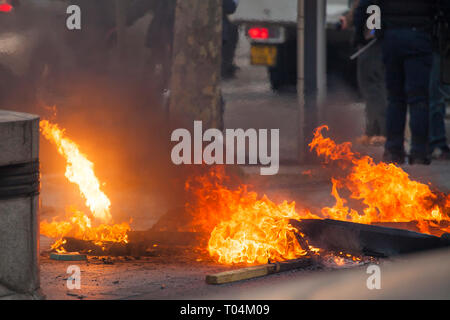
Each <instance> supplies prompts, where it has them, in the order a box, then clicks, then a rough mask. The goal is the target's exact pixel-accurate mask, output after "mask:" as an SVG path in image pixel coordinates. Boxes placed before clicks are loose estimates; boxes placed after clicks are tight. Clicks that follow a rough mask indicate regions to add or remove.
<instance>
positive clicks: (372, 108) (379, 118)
mask: <svg viewBox="0 0 450 320" xmlns="http://www.w3.org/2000/svg"><path fill="white" fill-rule="evenodd" d="M382 57H383V55H382V47H381V43H380V42H377V43H375V44H374V45H373V46H372V47H371V48H369V50H367V51H366V52H365V53H364V54H362V55H361V56H359V58H358V86H359V89H360V90H361V93H362V95H363V97H364V100H365V103H366V109H365V113H366V135H368V136H369V137H371V136H386V108H387V93H386V81H385V70H384V65H383V58H382Z"/></svg>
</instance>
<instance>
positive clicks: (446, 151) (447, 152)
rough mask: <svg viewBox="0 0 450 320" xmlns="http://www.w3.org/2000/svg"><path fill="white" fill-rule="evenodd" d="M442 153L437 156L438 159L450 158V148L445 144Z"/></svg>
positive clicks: (441, 149)
mask: <svg viewBox="0 0 450 320" xmlns="http://www.w3.org/2000/svg"><path fill="white" fill-rule="evenodd" d="M440 151H441V153H440V154H439V156H438V157H437V160H450V148H449V147H448V146H445V147H443V148H440Z"/></svg>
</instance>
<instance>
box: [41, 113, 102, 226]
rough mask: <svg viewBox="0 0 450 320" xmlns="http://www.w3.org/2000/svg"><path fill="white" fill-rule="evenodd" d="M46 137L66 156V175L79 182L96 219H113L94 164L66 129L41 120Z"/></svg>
mask: <svg viewBox="0 0 450 320" xmlns="http://www.w3.org/2000/svg"><path fill="white" fill-rule="evenodd" d="M40 128H41V132H42V134H43V135H44V137H45V138H46V139H48V140H50V141H51V142H53V143H54V144H56V146H57V147H58V152H59V153H60V154H61V155H62V156H64V158H66V161H67V166H66V173H65V176H66V178H67V179H69V181H70V182H72V183H75V184H77V186H78V188H79V189H80V193H81V195H82V196H83V197H84V198H85V199H86V206H88V207H89V209H90V210H91V212H92V214H93V215H94V217H95V218H96V219H99V220H100V221H102V222H109V221H110V220H111V213H110V208H109V207H110V206H111V202H110V201H109V199H108V197H107V196H106V195H105V194H104V193H103V192H102V191H101V190H100V182H99V181H98V179H97V177H96V176H95V173H94V164H93V163H92V162H90V161H89V160H88V159H87V158H86V156H85V155H84V154H82V153H81V152H80V150H79V148H78V146H77V144H76V143H75V142H73V141H72V140H70V139H69V138H67V137H65V132H64V130H62V129H60V128H59V127H58V125H56V124H51V123H50V122H48V121H47V120H42V121H41V122H40Z"/></svg>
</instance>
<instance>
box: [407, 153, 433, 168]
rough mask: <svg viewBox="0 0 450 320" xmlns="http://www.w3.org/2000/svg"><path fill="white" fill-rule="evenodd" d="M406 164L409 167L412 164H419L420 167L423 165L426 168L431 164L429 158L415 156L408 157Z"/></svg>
mask: <svg viewBox="0 0 450 320" xmlns="http://www.w3.org/2000/svg"><path fill="white" fill-rule="evenodd" d="M408 163H409V164H410V165H414V164H421V165H425V166H428V165H430V164H431V158H430V157H427V156H415V155H410V156H409V157H408Z"/></svg>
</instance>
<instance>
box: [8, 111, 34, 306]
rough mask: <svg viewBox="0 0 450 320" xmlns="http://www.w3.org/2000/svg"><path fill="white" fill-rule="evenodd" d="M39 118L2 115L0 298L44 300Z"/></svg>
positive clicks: (15, 113)
mask: <svg viewBox="0 0 450 320" xmlns="http://www.w3.org/2000/svg"><path fill="white" fill-rule="evenodd" d="M38 206H39V117H38V116H35V115H31V114H26V113H19V112H12V111H4V110H0V299H39V298H42V297H43V295H42V293H41V291H40V288H39V287H40V284H39V240H38V239H39V210H38Z"/></svg>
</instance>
